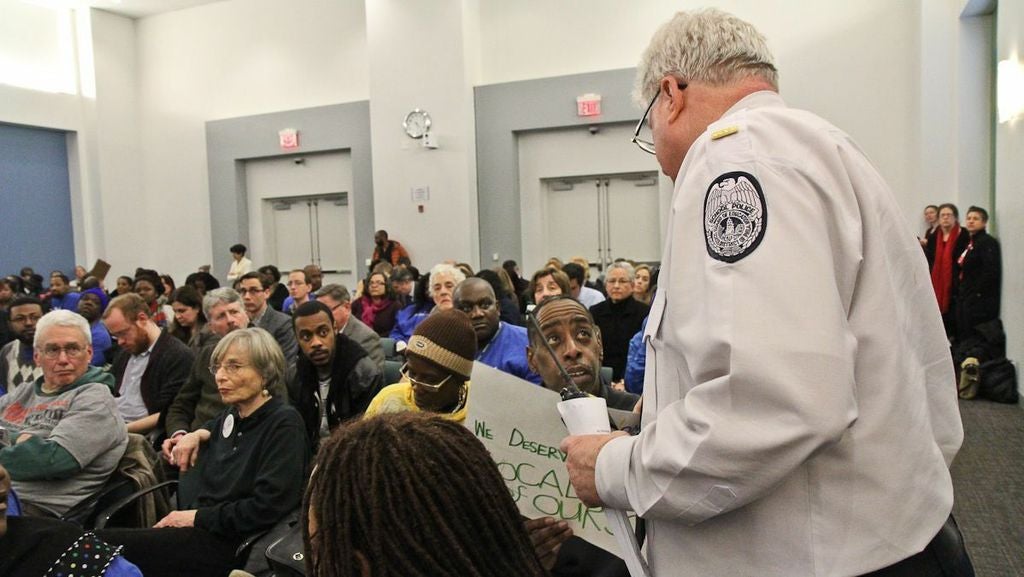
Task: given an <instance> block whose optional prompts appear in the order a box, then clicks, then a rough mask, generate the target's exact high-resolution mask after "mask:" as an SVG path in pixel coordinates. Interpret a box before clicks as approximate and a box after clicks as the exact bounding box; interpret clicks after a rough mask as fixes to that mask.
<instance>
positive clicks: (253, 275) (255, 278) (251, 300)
mask: <svg viewBox="0 0 1024 577" xmlns="http://www.w3.org/2000/svg"><path fill="white" fill-rule="evenodd" d="M269 280H270V279H268V278H267V277H266V276H265V275H262V274H260V273H258V272H250V273H246V274H244V275H242V276H241V278H239V279H238V288H237V289H235V290H237V291H238V294H239V295H241V296H242V303H243V304H244V305H245V314H247V315H249V324H250V326H254V327H259V328H261V329H263V330H265V331H267V332H268V333H270V334H271V336H273V337H274V340H275V341H277V344H279V345H281V352H282V353H284V361H285V363H287V365H288V366H291V365H293V364H295V357H296V356H297V355H298V352H299V347H298V346H297V345H296V344H295V334H294V333H292V326H291V325H292V322H291V319H290V318H288V315H286V314H284V313H282V312H280V311H277V310H274V309H273V308H271V307H270V305H269V304H268V303H267V299H268V298H269V297H270V289H271V285H270V283H269V282H268V281H269Z"/></svg>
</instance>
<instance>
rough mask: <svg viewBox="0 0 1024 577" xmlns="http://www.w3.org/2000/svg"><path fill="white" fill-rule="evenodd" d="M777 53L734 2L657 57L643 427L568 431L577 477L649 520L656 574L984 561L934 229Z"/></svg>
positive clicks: (589, 493)
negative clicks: (806, 98)
mask: <svg viewBox="0 0 1024 577" xmlns="http://www.w3.org/2000/svg"><path fill="white" fill-rule="evenodd" d="M772 61H773V58H772V55H771V53H770V52H769V50H768V48H767V44H766V42H765V40H764V37H763V36H762V35H761V34H760V33H759V32H758V31H757V30H755V29H754V28H753V27H752V26H751V25H749V24H748V23H746V22H743V21H741V20H739V19H737V18H735V17H733V16H730V15H728V14H725V13H722V12H720V11H717V10H706V11H699V12H689V13H687V12H683V13H680V14H678V15H676V17H675V18H674V19H673V20H672V21H670V22H669V23H667V24H666V25H665V26H663V27H662V28H661V29H660V30H659V31H658V32H657V33H656V34H655V36H654V39H653V40H652V41H651V44H650V46H649V47H648V49H647V51H646V52H645V54H644V56H643V59H642V61H641V63H640V66H639V68H638V76H637V78H638V80H637V93H638V94H639V95H642V96H643V98H646V99H649V100H650V105H649V106H648V112H647V114H645V117H644V119H642V120H641V122H640V124H638V125H637V133H636V135H635V136H634V142H636V143H637V144H638V145H639V146H640V147H641V148H642V149H643V150H645V151H647V152H650V153H653V154H655V155H656V156H657V158H658V162H659V164H660V165H661V168H662V170H663V172H664V173H665V174H666V175H668V176H669V177H671V178H672V179H673V180H674V181H675V194H674V198H673V201H672V211H671V215H672V216H671V219H670V221H669V224H668V230H667V236H668V239H669V240H668V244H667V246H666V249H665V254H664V257H663V261H662V269H661V276H660V284H659V288H658V292H657V296H656V297H655V300H654V303H653V305H652V307H651V314H650V319H649V321H648V325H647V329H646V331H645V335H644V339H645V341H646V342H647V351H648V352H647V371H646V378H645V381H646V382H645V387H644V396H645V397H646V399H645V402H644V406H643V422H642V424H643V428H642V430H641V432H640V434H639V435H637V436H635V437H629V436H625V435H622V434H617V435H616V434H612V435H582V436H575V437H569V438H567V439H566V440H565V441H564V442H563V443H562V449H563V450H564V451H566V452H567V453H568V460H567V463H568V469H569V474H570V478H571V480H572V483H573V486H574V487H575V489H576V492H577V495H578V496H579V497H580V498H581V499H582V500H583V501H584V502H585V503H587V504H588V505H591V506H596V505H602V504H603V505H605V506H607V507H610V508H613V509H625V510H632V511H635V512H636V513H637V514H638V515H640V516H641V517H643V518H645V519H646V520H647V530H648V533H647V544H646V554H647V560H648V563H649V565H650V568H651V570H652V571H653V574H654V576H655V577H665V576H669V575H672V576H688V575H694V576H697V575H702V576H703V575H758V576H772V575H779V576H793V575H801V576H833V575H835V576H849V575H867V574H870V575H880V574H884V575H886V576H897V575H899V576H902V575H908V576H909V575H915V576H923V575H928V576H930V575H944V576H946V577H953V576H957V577H959V576H968V575H973V569H972V568H971V565H970V560H969V559H968V558H967V554H966V551H965V550H964V548H963V542H962V539H961V538H960V535H959V531H958V530H957V529H956V526H955V523H954V522H953V521H952V517H950V510H951V508H952V504H953V487H952V482H951V479H950V474H949V469H948V467H949V464H950V463H951V462H952V460H953V457H954V456H955V455H956V452H957V450H958V449H959V447H960V443H961V441H962V438H963V430H962V427H961V424H960V416H959V413H958V408H957V400H956V386H955V383H954V378H953V366H952V361H951V359H950V355H949V349H948V343H946V342H945V338H944V332H943V329H942V323H941V319H940V317H939V314H938V309H937V307H936V304H935V299H934V297H933V295H932V294H931V287H930V286H929V282H928V278H929V277H928V271H927V267H926V263H925V260H924V259H923V258H921V250H920V246H919V245H918V244H917V242H916V240H915V239H914V236H913V234H912V232H911V231H909V230H904V228H903V227H902V226H901V225H900V224H898V223H902V222H903V217H902V213H901V211H900V208H899V206H898V205H897V204H896V202H895V200H894V199H893V197H892V194H891V193H890V191H889V190H888V188H887V186H886V185H885V183H884V181H883V180H882V178H881V176H880V175H879V174H878V173H877V171H875V169H874V168H873V167H872V166H871V164H870V163H869V162H868V160H867V159H866V158H865V157H864V155H863V154H862V153H861V152H860V150H859V149H858V148H857V147H856V145H855V144H854V143H853V142H851V141H850V139H849V137H848V136H846V135H845V134H843V133H842V132H841V131H839V130H838V129H836V128H835V127H833V126H831V125H830V124H828V123H827V122H825V121H824V120H822V119H820V118H818V117H816V116H814V115H812V114H810V113H807V112H803V111H797V110H792V109H789V108H787V107H786V105H785V103H784V102H783V101H782V99H781V98H780V97H779V95H778V94H777V77H776V70H775V67H774V65H773V63H772ZM645 127H646V128H649V129H650V134H648V135H644V134H642V132H641V131H642V130H644V129H645ZM880 571H882V572H884V573H878V572H880Z"/></svg>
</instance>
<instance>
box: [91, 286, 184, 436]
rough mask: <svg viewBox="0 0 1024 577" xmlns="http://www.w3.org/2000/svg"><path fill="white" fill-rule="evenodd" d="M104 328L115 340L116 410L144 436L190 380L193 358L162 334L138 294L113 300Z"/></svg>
mask: <svg viewBox="0 0 1024 577" xmlns="http://www.w3.org/2000/svg"><path fill="white" fill-rule="evenodd" d="M103 324H104V325H106V327H107V330H108V331H109V332H110V336H112V337H114V338H115V339H117V343H118V345H120V350H119V351H118V352H117V355H115V356H114V363H113V366H112V367H111V373H112V374H113V375H114V379H115V380H116V385H115V387H114V390H115V392H116V394H117V407H118V410H119V411H120V413H121V417H122V418H123V419H124V420H125V422H126V423H127V425H128V432H129V433H139V434H142V435H145V434H147V433H149V432H150V431H153V430H154V429H156V428H157V423H158V421H159V419H160V415H161V414H162V413H164V412H165V411H166V410H167V407H168V406H169V405H170V404H171V401H173V400H174V396H175V395H177V394H178V390H179V389H181V386H182V385H183V384H184V383H185V381H186V380H188V376H189V371H190V370H191V368H192V363H193V361H194V360H195V358H194V355H193V354H192V350H191V349H189V348H188V345H186V344H185V343H183V342H181V341H179V340H178V339H176V338H174V337H173V336H171V335H170V333H167V332H162V331H161V330H160V328H159V327H158V326H156V323H154V322H153V320H152V319H150V318H149V306H148V305H147V304H146V301H144V300H143V299H142V297H140V296H139V295H137V294H135V293H128V294H125V295H121V296H119V297H117V298H115V299H114V300H112V301H110V305H108V306H107V310H106V311H104V313H103Z"/></svg>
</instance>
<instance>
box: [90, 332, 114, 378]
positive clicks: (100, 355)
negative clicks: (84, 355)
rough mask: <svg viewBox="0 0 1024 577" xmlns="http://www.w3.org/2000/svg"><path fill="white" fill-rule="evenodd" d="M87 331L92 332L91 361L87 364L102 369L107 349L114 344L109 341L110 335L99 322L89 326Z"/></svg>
mask: <svg viewBox="0 0 1024 577" xmlns="http://www.w3.org/2000/svg"><path fill="white" fill-rule="evenodd" d="M89 330H90V332H92V361H90V362H89V364H90V365H92V366H94V367H102V366H103V365H105V364H106V363H107V358H106V354H107V349H109V348H110V347H111V346H112V345H113V344H114V343H113V341H111V340H110V333H108V332H107V327H106V326H104V325H103V323H101V322H100V321H96V322H94V323H93V324H92V325H90V326H89Z"/></svg>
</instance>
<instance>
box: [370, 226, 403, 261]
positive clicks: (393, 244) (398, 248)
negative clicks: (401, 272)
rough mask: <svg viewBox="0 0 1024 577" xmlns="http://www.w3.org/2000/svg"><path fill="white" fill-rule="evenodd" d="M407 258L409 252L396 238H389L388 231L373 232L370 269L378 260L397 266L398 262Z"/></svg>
mask: <svg viewBox="0 0 1024 577" xmlns="http://www.w3.org/2000/svg"><path fill="white" fill-rule="evenodd" d="M408 259H409V252H408V251H406V250H405V247H404V246H402V243H400V242H398V241H397V240H389V239H388V231H386V230H378V231H377V232H375V233H374V234H373V257H372V258H371V259H370V270H373V267H375V266H377V263H380V262H386V263H388V264H390V265H391V266H398V264H399V263H400V262H402V261H403V260H408Z"/></svg>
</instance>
